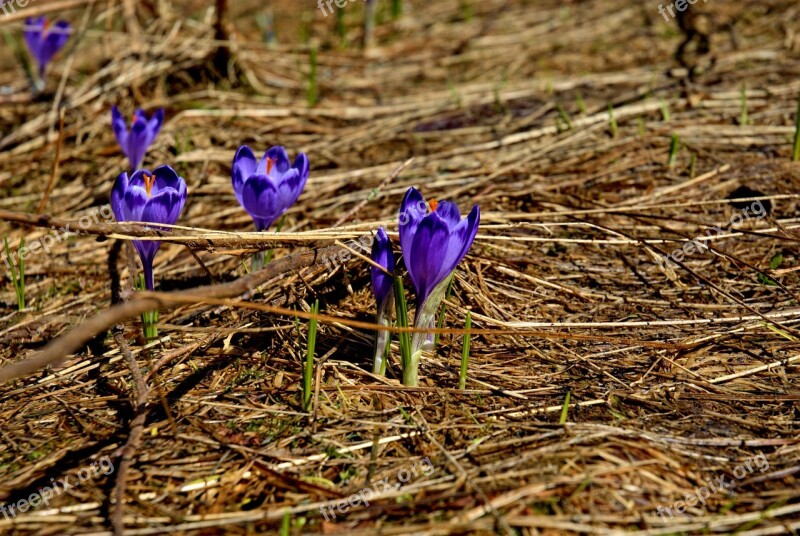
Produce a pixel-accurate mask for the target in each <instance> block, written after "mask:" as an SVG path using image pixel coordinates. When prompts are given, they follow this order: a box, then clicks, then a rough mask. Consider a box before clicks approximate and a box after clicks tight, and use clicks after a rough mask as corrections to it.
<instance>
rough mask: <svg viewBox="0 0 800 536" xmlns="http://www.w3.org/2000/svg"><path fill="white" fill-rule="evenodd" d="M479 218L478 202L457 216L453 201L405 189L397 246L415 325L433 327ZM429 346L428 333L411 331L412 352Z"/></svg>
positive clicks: (468, 246)
mask: <svg viewBox="0 0 800 536" xmlns="http://www.w3.org/2000/svg"><path fill="white" fill-rule="evenodd" d="M428 209H430V210H428ZM479 222H480V208H478V205H475V206H474V207H473V208H472V211H470V213H469V215H467V217H466V218H464V219H461V213H460V212H459V210H458V206H457V205H456V204H455V203H452V202H450V201H442V202H437V201H436V200H433V199H432V200H431V201H430V202H428V203H426V202H425V199H424V198H423V197H422V194H421V193H419V191H418V190H417V189H416V188H409V190H408V191H407V192H406V195H405V197H404V198H403V202H402V204H401V205H400V248H401V249H402V251H403V258H404V259H405V264H406V268H407V269H408V274H409V276H410V277H411V282H412V283H413V284H414V289H415V290H416V293H417V313H416V317H415V318H414V326H415V327H417V328H424V329H432V328H433V327H434V325H435V322H436V312H437V310H438V308H439V305H440V304H441V302H442V300H443V299H444V295H445V291H446V290H447V285H448V282H449V281H450V277H451V276H452V274H453V271H454V270H455V269H456V266H457V265H458V263H459V262H461V259H463V258H464V256H465V255H466V254H467V251H469V248H470V246H472V241H473V240H475V235H476V234H477V233H478V223H479ZM432 348H433V335H432V334H429V333H414V335H413V337H412V342H411V350H412V354H414V355H415V356H416V355H417V353H418V352H419V350H421V349H432ZM415 359H418V358H417V357H415ZM414 377H416V374H414Z"/></svg>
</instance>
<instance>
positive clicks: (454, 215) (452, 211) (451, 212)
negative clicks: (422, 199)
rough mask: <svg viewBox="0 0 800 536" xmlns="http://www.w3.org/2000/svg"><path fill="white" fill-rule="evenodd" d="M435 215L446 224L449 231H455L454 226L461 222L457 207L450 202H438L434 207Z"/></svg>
mask: <svg viewBox="0 0 800 536" xmlns="http://www.w3.org/2000/svg"><path fill="white" fill-rule="evenodd" d="M436 214H438V215H439V217H440V218H442V219H443V220H444V221H445V222H447V225H448V226H449V227H450V229H455V227H456V225H458V224H459V222H460V221H461V212H459V210H458V205H456V204H455V203H453V202H452V201H440V202H439V204H438V206H437V207H436Z"/></svg>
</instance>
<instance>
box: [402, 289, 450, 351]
mask: <svg viewBox="0 0 800 536" xmlns="http://www.w3.org/2000/svg"><path fill="white" fill-rule="evenodd" d="M452 277H453V276H452V275H451V276H450V277H448V278H447V279H445V280H444V281H442V282H441V283H439V284H438V285H436V287H435V288H434V289H433V290H432V291H431V293H430V295H429V296H428V297H427V298H426V299H425V301H424V302H423V303H422V304H420V305H419V306H417V315H416V317H415V318H414V327H415V328H419V329H423V330H431V329H433V328H434V327H435V326H436V313H437V312H438V310H439V306H440V305H441V304H442V301H443V300H444V297H445V294H446V293H447V287H448V286H449V285H450V280H451V279H452ZM443 318H444V317H443ZM434 339H435V338H434V335H433V333H429V332H417V333H414V337H413V338H412V340H411V353H412V354H416V353H417V352H419V351H421V350H430V351H432V350H433V349H434V348H435V347H436V342H435V340H434Z"/></svg>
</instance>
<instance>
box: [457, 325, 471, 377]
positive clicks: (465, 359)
mask: <svg viewBox="0 0 800 536" xmlns="http://www.w3.org/2000/svg"><path fill="white" fill-rule="evenodd" d="M470 329H472V313H470V312H469V311H467V319H466V321H465V322H464V343H463V345H462V347H461V372H460V373H459V375H458V388H459V389H465V388H466V386H467V365H469V347H470V335H469V330H470Z"/></svg>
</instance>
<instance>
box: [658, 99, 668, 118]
mask: <svg viewBox="0 0 800 536" xmlns="http://www.w3.org/2000/svg"><path fill="white" fill-rule="evenodd" d="M660 102H661V119H663V120H664V122H667V121H669V104H667V101H665V100H664V99H661V101H660Z"/></svg>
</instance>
